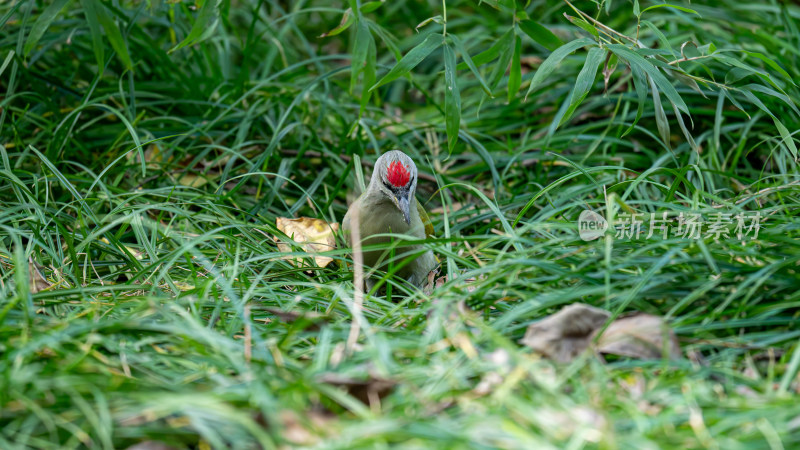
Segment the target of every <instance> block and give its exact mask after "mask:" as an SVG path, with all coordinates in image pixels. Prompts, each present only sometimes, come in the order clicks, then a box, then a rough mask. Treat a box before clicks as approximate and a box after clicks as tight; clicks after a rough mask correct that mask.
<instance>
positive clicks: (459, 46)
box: [450, 34, 492, 96]
mask: <svg viewBox="0 0 800 450" xmlns="http://www.w3.org/2000/svg"><path fill="white" fill-rule="evenodd" d="M450 39H452V40H453V44H454V45H455V46H456V50H458V53H460V54H461V58H462V59H463V60H464V62H463V63H462V64H466V65H467V67H469V70H470V71H472V74H473V75H475V78H477V79H478V82H479V83H480V84H481V87H482V88H483V91H484V92H486V94H487V95H489V96H491V95H492V90H491V89H489V85H488V84H486V80H484V79H483V76H482V75H481V73H480V71H478V67H477V66H476V65H475V63H474V62H473V60H472V58H470V56H469V52H467V49H466V48H464V44H463V43H462V42H461V39H459V38H458V36H456V35H455V34H451V35H450ZM460 66H461V64H459V65H458V66H456V69H458V68H459V67H460Z"/></svg>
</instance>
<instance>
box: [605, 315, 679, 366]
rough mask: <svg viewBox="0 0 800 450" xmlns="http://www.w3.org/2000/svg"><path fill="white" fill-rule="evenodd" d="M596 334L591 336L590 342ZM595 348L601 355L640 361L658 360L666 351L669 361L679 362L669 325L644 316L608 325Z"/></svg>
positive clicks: (676, 341)
mask: <svg viewBox="0 0 800 450" xmlns="http://www.w3.org/2000/svg"><path fill="white" fill-rule="evenodd" d="M598 332H599V330H598V331H596V332H595V333H594V334H593V336H592V337H591V339H592V340H593V339H594V338H595V335H596V334H597V333H598ZM595 348H596V350H597V352H598V353H601V354H610V355H619V356H628V357H631V358H641V359H660V358H661V357H662V352H663V350H665V349H666V351H667V355H668V356H669V358H670V359H680V358H681V347H680V344H678V338H677V337H675V333H674V332H673V331H672V330H671V329H670V328H669V325H668V324H667V323H666V322H664V319H663V318H661V317H659V316H654V315H652V314H645V313H635V314H633V315H630V316H628V317H622V318H620V319H617V320H615V321H613V322H611V325H609V326H608V328H606V330H605V331H604V332H603V334H602V335H601V336H600V338H599V339H598V340H597V344H596V347H595Z"/></svg>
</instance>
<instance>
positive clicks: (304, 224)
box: [275, 217, 339, 267]
mask: <svg viewBox="0 0 800 450" xmlns="http://www.w3.org/2000/svg"><path fill="white" fill-rule="evenodd" d="M276 225H277V227H278V229H279V230H280V231H282V232H283V234H285V235H286V236H289V237H290V238H291V239H292V240H293V241H295V242H296V243H297V245H298V246H300V247H301V248H302V249H303V250H304V251H306V252H308V253H310V254H313V255H314V262H315V263H316V264H317V266H319V267H325V266H327V265H328V264H330V262H331V261H333V258H331V257H329V256H321V255H317V254H316V253H319V252H325V251H328V250H333V249H334V248H336V237H335V234H336V232H337V231H339V224H338V223H331V224H329V223H328V222H325V221H324V220H322V219H314V218H312V217H301V218H299V219H287V218H285V217H278V218H277V219H276ZM275 241H276V242H277V243H278V250H279V251H281V252H291V251H292V249H291V247H290V246H289V245H288V244H286V243H284V242H281V240H280V239H278V238H277V237H276V238H275ZM286 259H288V260H289V261H291V262H292V263H293V264H294V265H296V266H301V265H302V264H303V259H302V258H298V257H291V256H289V257H286Z"/></svg>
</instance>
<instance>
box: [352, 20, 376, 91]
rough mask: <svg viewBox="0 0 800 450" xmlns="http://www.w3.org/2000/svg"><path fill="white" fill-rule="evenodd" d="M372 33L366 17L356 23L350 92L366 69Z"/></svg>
mask: <svg viewBox="0 0 800 450" xmlns="http://www.w3.org/2000/svg"><path fill="white" fill-rule="evenodd" d="M370 38H371V35H370V33H369V28H368V27H367V24H366V22H365V21H364V19H361V20H359V21H358V24H356V39H355V41H353V56H352V59H351V60H350V93H351V94H352V93H354V92H355V88H356V81H357V80H358V75H359V74H360V73H361V72H362V71H363V70H364V65H365V63H366V61H367V52H368V51H369V40H370Z"/></svg>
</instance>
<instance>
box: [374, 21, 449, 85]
mask: <svg viewBox="0 0 800 450" xmlns="http://www.w3.org/2000/svg"><path fill="white" fill-rule="evenodd" d="M443 42H444V40H443V38H442V35H441V34H429V35H428V37H426V38H425V40H424V41H422V43H420V44H419V45H417V46H416V47H414V48H412V49H411V50H410V51H409V52H408V53H406V55H405V56H403V58H402V59H400V61H398V62H397V64H395V65H394V67H392V69H391V70H390V71H389V73H387V74H386V75H384V76H383V78H381V79H380V81H378V82H377V83H376V84H375V85H374V86H372V87H371V88H370V89H369V90H370V91H372V90H374V89H376V88H377V87H379V86H383V85H384V84H386V83H390V82H392V81H394V80H396V79H398V78H400V77H402V76H403V75H405V74H407V73H408V72H410V71H411V69H413V68H414V67H417V65H418V64H419V63H421V62H422V60H423V59H425V58H426V57H427V56H428V55H430V54H431V52H433V51H434V50H436V49H437V48H439V47H441V45H442V43H443Z"/></svg>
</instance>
